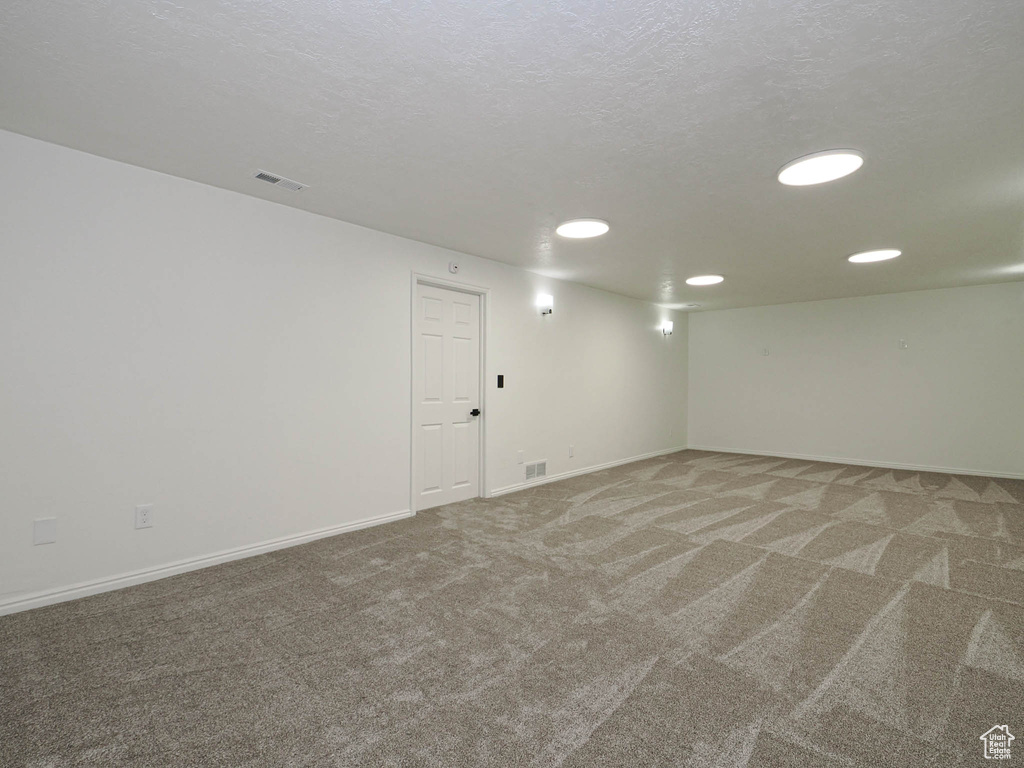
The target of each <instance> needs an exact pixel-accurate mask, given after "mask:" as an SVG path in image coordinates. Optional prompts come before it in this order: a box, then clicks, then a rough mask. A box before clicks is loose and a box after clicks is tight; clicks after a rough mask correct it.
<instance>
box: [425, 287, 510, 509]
mask: <svg viewBox="0 0 1024 768" xmlns="http://www.w3.org/2000/svg"><path fill="white" fill-rule="evenodd" d="M420 285H429V286H432V287H434V288H445V289H447V290H449V291H458V292H460V293H469V294H473V295H476V296H479V297H480V410H481V411H482V415H483V418H482V419H477V429H479V430H480V451H479V456H480V467H479V473H480V496H481V497H482V498H485V499H489V498H490V497H491V492H490V489H489V488H488V485H487V439H486V438H487V355H486V351H487V329H488V327H490V320H491V302H490V300H489V299H490V293H491V289H490V288H484V287H482V286H479V285H470V284H469V283H459V282H456V281H454V280H447V279H445V278H443V277H433V276H431V275H424V274H421V273H419V272H413V273H412V288H411V290H410V292H409V293H410V296H409V511H410V512H412V513H413V514H414V515H415V514H416V512H417V509H416V488H415V483H416V459H417V458H418V454H417V451H416V392H415V388H414V387H413V375H414V371H415V365H416V287H417V286H420Z"/></svg>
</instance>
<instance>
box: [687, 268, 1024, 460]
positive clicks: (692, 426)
mask: <svg viewBox="0 0 1024 768" xmlns="http://www.w3.org/2000/svg"><path fill="white" fill-rule="evenodd" d="M869 268H870V267H869ZM900 339H906V341H907V344H908V348H907V349H905V350H901V349H900V348H899V340H900ZM764 347H768V348H769V355H768V356H767V357H764V356H763V355H762V349H763V348H764ZM689 368H690V371H689V375H690V393H689V398H690V401H689V402H690V408H689V412H690V422H689V440H690V446H691V447H700V448H709V449H715V450H725V451H740V452H754V453H767V454H772V455H791V456H812V457H815V458H823V459H830V460H839V461H850V462H863V463H869V464H881V465H893V466H899V465H902V466H910V467H923V468H932V469H940V470H956V471H963V472H973V473H981V474H992V475H1006V476H1015V477H1024V283H1021V282H1015V283H1002V284H999V285H984V286H977V287H969V288H951V289H945V290H936V291H919V292H914V293H900V294H889V295H884V296H869V297H864V298H855V299H836V300H829V301H815V302H808V303H803V304H787V305H783V306H773V307H758V308H753V309H737V310H724V311H720V312H706V313H701V314H696V315H693V316H692V317H691V318H690V366H689Z"/></svg>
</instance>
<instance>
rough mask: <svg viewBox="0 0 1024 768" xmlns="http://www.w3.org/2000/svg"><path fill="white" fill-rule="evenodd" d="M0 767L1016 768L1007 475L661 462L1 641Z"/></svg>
mask: <svg viewBox="0 0 1024 768" xmlns="http://www.w3.org/2000/svg"><path fill="white" fill-rule="evenodd" d="M0 682H2V688H3V691H2V694H3V695H2V698H0V765H3V766H5V767H6V766H72V765H74V766H132V767H133V768H141V767H143V766H175V767H176V768H183V767H186V766H215V765H216V766H335V765H337V766H445V767H446V768H447V767H451V766H567V767H568V766H573V767H574V768H576V767H579V768H583V767H584V766H585V767H587V768H590V767H593V766H644V767H645V768H647V767H649V766H702V767H703V766H750V767H751V768H752V767H753V766H961V765H974V764H978V765H988V764H989V763H988V762H986V761H985V760H984V758H983V757H982V749H983V746H984V745H983V742H982V741H981V740H980V739H979V737H980V736H981V735H982V734H983V733H984V732H985V731H987V730H988V729H989V728H991V727H992V726H993V725H997V724H1000V725H1002V724H1006V725H1008V726H1009V730H1010V732H1011V733H1015V734H1016V735H1017V736H1018V737H1019V738H1020V742H1019V744H1020V745H1021V746H1020V747H1015V748H1014V749H1015V750H1016V751H1017V752H1019V755H1016V756H1015V757H1016V758H1017V759H1020V760H1024V481H1013V480H990V479H987V478H980V477H967V476H950V475H938V474H927V473H918V472H904V471H895V470H893V471H891V470H881V469H870V468H866V467H856V466H844V465H837V464H818V463H811V462H804V461H792V460H784V459H770V458H760V457H751V456H740V455H730V454H715V453H706V452H699V451H683V452H681V453H678V454H674V455H671V456H666V457H662V458H658V459H651V460H648V461H642V462H638V463H635V464H630V465H626V466H623V467H618V468H615V469H610V470H606V471H602V472H597V473H594V474H591V475H586V476H583V477H577V478H573V479H570V480H565V481H562V482H558V483H552V484H549V485H544V486H537V487H535V488H532V489H530V490H526V491H522V492H520V493H517V494H513V495H509V496H504V497H500V498H496V499H492V500H479V499H478V500H474V501H470V502H464V503H460V504H454V505H450V506H448V507H442V508H440V509H437V510H432V511H429V512H424V513H421V514H420V515H418V516H417V517H416V518H413V519H410V520H407V521H402V522H398V523H393V524H391V525H386V526H381V527H377V528H371V529H367V530H364V531H359V532H355V533H350V534H345V535H342V536H337V537H335V538H331V539H324V540H321V541H319V542H316V543H313V544H309V545H305V546H302V547H296V548H293V549H288V550H282V551H280V552H276V553H272V554H269V555H264V556H261V557H257V558H252V559H248V560H243V561H238V562H235V563H230V564H227V565H223V566H219V567H216V568H210V569H207V570H203V571H197V572H194V573H190V574H185V575H182V576H178V577H174V578H170V579H165V580H163V581H159V582H154V583H151V584H146V585H143V586H140V587H134V588H131V589H126V590H122V591H120V592H113V593H108V594H105V595H99V596H96V597H92V598H87V599H84V600H79V601H77V602H73V603H65V604H62V605H57V606H53V607H49V608H43V609H39V610H36V611H30V612H27V613H23V614H17V615H14V616H9V617H5V618H0Z"/></svg>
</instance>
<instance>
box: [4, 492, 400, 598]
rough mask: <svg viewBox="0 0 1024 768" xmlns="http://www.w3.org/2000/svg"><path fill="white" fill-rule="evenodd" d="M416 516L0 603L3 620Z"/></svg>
mask: <svg viewBox="0 0 1024 768" xmlns="http://www.w3.org/2000/svg"><path fill="white" fill-rule="evenodd" d="M414 514H415V513H414V512H410V511H409V510H408V509H403V510H402V511H401V512H392V513H391V514H388V515H380V516H378V517H368V518H366V519H365V520H356V521H355V522H352V523H344V524H342V525H335V526H331V527H329V528H320V529H318V530H315V531H308V532H306V533H299V534H296V535H294V536H283V537H281V538H279V539H271V540H270V541H263V542H260V543H259V544H250V545H249V546H245V547H238V548H236V549H227V550H224V551H222V552H216V553H214V554H212V555H203V556H202V557H196V558H191V559H188V560H178V561H177V562H173V563H168V564H167V565H161V566H158V567H156V568H144V569H141V570H138V571H131V572H130V573H122V574H120V575H117V576H110V577H107V578H104V579H96V580H94V581H84V582H81V583H79V584H73V585H71V586H69V587H60V588H58V589H50V590H44V591H41V592H33V593H31V594H28V595H22V596H20V597H15V598H13V599H9V600H3V599H0V616H4V615H6V614H9V613H18V612H19V611H27V610H30V609H32V608H41V607H42V606H44V605H52V604H53V603H63V602H65V601H66V600H77V599H78V598H80V597H87V596H89V595H96V594H99V593H100V592H110V591H113V590H115V589H122V588H124V587H130V586H133V585H135V584H143V583H145V582H147V581H156V580H157V579H164V578H167V577H168V576H175V575H177V574H179V573H186V572H187V571H196V570H199V569H200V568H208V567H210V566H211V565H220V564H221V563H227V562H229V561H231V560H241V559H242V558H244V557H252V556H253V555H262V554H264V553H265V552H273V551H274V550H275V549H285V548H286V547H294V546H298V545H299V544H306V543H308V542H310V541H316V540H317V539H325V538H327V537H328V536H336V535H338V534H339V533H348V532H349V531H357V530H359V529H360V528H370V527H371V526H374V525H381V524H382V523H390V522H394V521H395V520H401V519H403V518H406V517H412V516H413V515H414Z"/></svg>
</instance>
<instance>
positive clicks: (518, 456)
mask: <svg viewBox="0 0 1024 768" xmlns="http://www.w3.org/2000/svg"><path fill="white" fill-rule="evenodd" d="M524 461H526V457H525V456H524V455H523V452H522V451H516V464H522V463H523V462H524Z"/></svg>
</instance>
